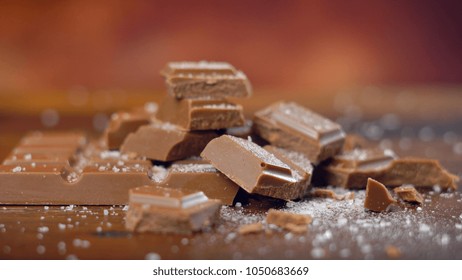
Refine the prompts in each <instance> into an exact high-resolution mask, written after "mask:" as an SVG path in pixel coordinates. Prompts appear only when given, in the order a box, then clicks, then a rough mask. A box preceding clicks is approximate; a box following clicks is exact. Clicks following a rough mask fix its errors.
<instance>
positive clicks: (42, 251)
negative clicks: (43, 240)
mask: <svg viewBox="0 0 462 280" xmlns="http://www.w3.org/2000/svg"><path fill="white" fill-rule="evenodd" d="M45 251H46V248H45V246H43V245H39V246H37V253H38V254H39V255H43V254H45Z"/></svg>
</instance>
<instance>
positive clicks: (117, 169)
mask: <svg viewBox="0 0 462 280" xmlns="http://www.w3.org/2000/svg"><path fill="white" fill-rule="evenodd" d="M112 171H113V172H115V173H117V172H119V171H120V169H119V168H117V166H115V165H114V166H113V167H112Z"/></svg>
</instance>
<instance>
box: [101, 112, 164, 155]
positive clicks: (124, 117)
mask: <svg viewBox="0 0 462 280" xmlns="http://www.w3.org/2000/svg"><path fill="white" fill-rule="evenodd" d="M148 104H149V103H148ZM156 111H157V104H155V103H152V104H151V105H150V106H145V108H143V109H135V110H133V111H131V112H118V113H114V114H112V115H111V121H110V122H109V124H108V126H107V128H106V130H105V131H104V135H103V138H104V140H105V141H106V145H107V148H108V149H109V150H117V149H119V148H120V145H122V143H123V142H124V140H125V137H127V135H128V134H130V133H132V132H135V131H136V130H137V129H138V128H139V127H140V126H142V125H146V124H149V123H150V122H151V119H152V118H154V116H155V114H156Z"/></svg>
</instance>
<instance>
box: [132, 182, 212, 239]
mask: <svg viewBox="0 0 462 280" xmlns="http://www.w3.org/2000/svg"><path fill="white" fill-rule="evenodd" d="M220 205H221V203H220V201H218V200H211V199H208V198H207V196H206V195H204V193H202V192H192V193H191V192H190V193H188V192H182V191H179V190H174V189H167V188H161V187H151V186H142V187H137V188H134V189H131V190H130V202H129V210H128V212H127V216H126V222H125V226H126V228H127V230H130V231H136V232H158V233H178V234H190V233H192V232H196V231H200V230H202V229H204V228H206V227H210V226H212V225H213V224H215V223H216V221H217V220H218V217H219V210H220Z"/></svg>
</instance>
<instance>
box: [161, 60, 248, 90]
mask: <svg viewBox="0 0 462 280" xmlns="http://www.w3.org/2000/svg"><path fill="white" fill-rule="evenodd" d="M161 74H162V75H163V76H164V77H165V83H166V86H167V91H168V93H169V94H170V95H171V96H172V97H175V98H178V99H181V98H212V99H217V98H224V97H249V96H251V95H252V87H251V85H250V82H249V80H248V79H247V77H246V76H245V74H244V73H243V72H241V71H238V70H236V69H235V68H234V67H233V66H232V65H230V64H228V63H224V62H207V61H200V62H171V63H168V64H167V66H166V67H165V68H164V70H162V71H161Z"/></svg>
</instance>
